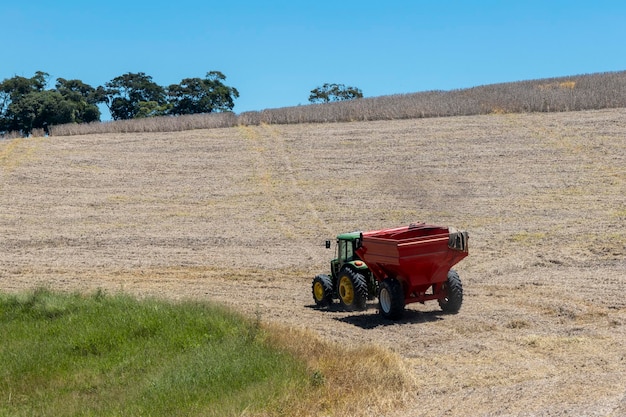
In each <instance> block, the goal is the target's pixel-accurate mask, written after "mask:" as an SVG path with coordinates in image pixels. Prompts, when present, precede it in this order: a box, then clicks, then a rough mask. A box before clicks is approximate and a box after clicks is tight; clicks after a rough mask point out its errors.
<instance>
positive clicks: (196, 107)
mask: <svg viewBox="0 0 626 417" xmlns="http://www.w3.org/2000/svg"><path fill="white" fill-rule="evenodd" d="M225 79H226V76H225V75H224V74H222V73H221V72H219V71H211V72H208V73H207V74H206V77H205V78H204V79H202V78H185V79H183V80H182V81H181V82H180V84H172V85H170V86H169V87H168V89H167V94H168V97H169V100H170V103H171V104H172V109H171V112H170V113H171V114H174V115H181V114H196V113H212V112H223V111H230V110H232V109H233V107H234V106H235V103H234V99H235V98H237V97H239V92H238V91H237V89H236V88H234V87H228V86H227V85H225V84H224V83H223V82H222V81H224V80H225Z"/></svg>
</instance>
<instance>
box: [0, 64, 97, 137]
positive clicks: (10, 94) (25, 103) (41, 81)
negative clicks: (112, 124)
mask: <svg viewBox="0 0 626 417" xmlns="http://www.w3.org/2000/svg"><path fill="white" fill-rule="evenodd" d="M48 77H49V75H48V74H47V73H45V72H42V71H37V72H36V73H35V75H34V76H33V77H32V78H25V77H20V76H15V77H13V78H9V79H6V80H4V81H3V82H2V83H0V132H7V131H21V132H22V134H24V135H26V136H28V135H29V134H30V133H31V132H32V130H33V129H42V128H44V127H47V126H52V125H57V124H64V123H83V122H93V121H98V120H100V110H99V109H98V106H97V103H100V102H103V101H104V100H105V96H104V94H103V89H102V88H98V89H95V88H93V87H91V86H90V85H88V84H85V83H83V82H82V81H80V80H66V79H63V78H58V79H57V82H56V88H55V89H52V90H46V86H47V84H48Z"/></svg>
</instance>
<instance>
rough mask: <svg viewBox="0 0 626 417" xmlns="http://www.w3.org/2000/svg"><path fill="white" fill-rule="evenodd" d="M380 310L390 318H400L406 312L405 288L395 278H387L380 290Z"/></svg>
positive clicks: (381, 284) (384, 315)
mask: <svg viewBox="0 0 626 417" xmlns="http://www.w3.org/2000/svg"><path fill="white" fill-rule="evenodd" d="M378 311H379V312H380V314H381V315H382V316H383V317H384V318H386V319H389V320H398V319H400V318H402V315H403V314H404V289H403V288H402V284H401V283H400V281H398V280H397V279H395V278H387V279H385V280H383V282H381V283H380V289H379V290H378Z"/></svg>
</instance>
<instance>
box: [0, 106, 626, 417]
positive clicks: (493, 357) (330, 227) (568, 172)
mask: <svg viewBox="0 0 626 417" xmlns="http://www.w3.org/2000/svg"><path fill="white" fill-rule="evenodd" d="M625 116H626V112H625V111H624V110H620V109H618V110H601V111H585V112H564V113H541V114H539V113H534V114H502V115H486V116H467V117H449V118H436V119H411V120H396V121H373V122H358V123H357V122H353V123H335V124H297V125H260V126H237V127H232V128H219V129H210V130H194V131H185V132H177V133H140V134H107V135H88V136H70V137H51V138H32V139H16V140H12V141H1V142H0V176H1V182H0V196H1V197H0V199H1V202H0V207H1V209H0V230H2V232H1V233H2V239H1V240H0V242H1V243H0V245H2V247H1V250H2V257H0V288H1V289H2V290H3V291H14V290H19V289H23V288H25V287H27V288H32V287H33V286H36V285H47V286H50V287H52V288H54V289H67V290H87V289H94V288H98V287H100V288H104V289H107V290H111V291H115V290H119V289H122V290H125V291H128V292H132V293H135V294H140V295H141V294H152V295H161V296H166V297H172V298H183V297H184V298H187V297H191V298H199V299H206V298H208V299H213V300H218V301H221V302H224V303H227V304H231V305H233V306H235V307H237V308H238V309H240V310H242V311H244V312H247V313H249V314H251V315H254V314H259V315H260V317H261V319H262V320H265V321H268V322H277V323H281V324H285V325H291V326H296V327H299V328H308V329H311V330H313V331H315V332H317V333H319V334H321V335H322V336H323V337H325V338H327V339H330V340H334V341H338V342H339V343H341V344H345V345H353V344H359V343H372V344H376V345H379V346H383V347H385V348H388V349H391V350H393V351H395V352H398V353H400V354H401V355H402V356H403V357H404V358H405V360H406V366H407V367H410V368H411V369H413V370H414V373H415V376H416V377H417V378H418V381H419V386H420V391H419V393H418V398H416V399H415V404H417V405H416V407H415V408H414V409H412V410H411V411H410V412H409V414H410V415H433V414H438V415H440V414H446V413H447V414H450V415H468V416H474V415H481V414H496V415H516V414H523V413H527V414H530V415H541V414H545V415H548V414H549V415H620V414H623V413H624V412H626V404H625V402H624V401H625V400H624V395H625V394H626V386H625V383H624V379H623V375H624V374H626V357H625V356H624V351H623V346H624V345H626V301H625V299H624V296H623V295H624V293H625V292H626V278H625V277H626V264H625V262H624V259H625V257H626V228H624V223H625V221H626V210H625V207H626V193H625V192H624V191H625V190H626V117H625ZM418 220H425V221H428V222H432V223H441V224H449V225H452V226H456V227H459V228H464V229H467V230H468V231H469V233H470V245H471V246H470V256H469V257H468V258H467V259H466V260H464V261H462V262H461V263H460V264H459V265H458V268H457V270H458V271H459V273H460V275H461V278H462V279H463V282H464V286H465V291H466V299H465V303H464V306H463V308H462V310H461V312H460V314H458V315H456V316H447V315H442V314H440V313H439V312H438V307H437V306H436V303H434V304H426V305H424V306H421V305H411V306H410V307H409V312H408V314H407V318H406V319H405V320H403V321H401V322H399V323H390V322H385V321H382V320H381V319H380V318H379V317H378V315H377V314H376V306H375V304H374V303H372V304H371V305H370V308H369V309H368V310H367V311H366V312H362V313H343V312H336V311H331V312H323V311H317V310H315V309H313V308H312V307H311V304H312V298H311V290H310V280H311V278H312V277H313V275H314V274H315V273H318V272H323V271H325V270H326V269H327V268H328V260H329V259H330V258H331V257H332V254H331V253H330V251H326V250H325V249H324V248H323V242H324V240H325V239H327V238H332V237H333V236H334V235H336V234H337V233H340V232H345V231H351V230H355V229H362V230H367V229H377V228H381V227H390V226H395V225H402V224H406V223H408V222H411V221H418ZM415 404H414V405H415ZM406 412H407V411H406V410H405V411H403V412H402V413H406Z"/></svg>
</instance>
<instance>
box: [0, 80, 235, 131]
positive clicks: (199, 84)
mask: <svg viewBox="0 0 626 417" xmlns="http://www.w3.org/2000/svg"><path fill="white" fill-rule="evenodd" d="M49 78H50V75H49V74H48V73H46V72H43V71H37V72H36V73H35V75H34V76H33V77H31V78H26V77H22V76H14V77H13V78H8V79H5V80H4V81H2V83H0V134H4V133H7V132H12V131H18V132H21V133H22V134H23V135H25V136H28V135H29V134H30V133H31V132H32V131H33V129H43V130H44V131H45V132H48V129H49V126H52V125H62V124H68V123H90V122H96V121H100V116H101V114H100V109H99V107H98V105H99V104H105V105H106V106H107V107H108V109H109V111H110V112H111V117H112V118H113V120H128V119H137V118H143V117H151V116H166V115H173V116H178V115H184V114H197V113H214V112H226V111H231V110H232V109H233V107H234V105H235V103H234V100H235V99H236V98H238V97H239V92H238V91H237V89H236V88H234V87H230V86H228V85H226V84H225V83H224V80H225V79H226V76H225V75H224V74H222V73H221V72H219V71H210V72H208V73H207V74H206V76H205V77H204V78H185V79H183V80H182V81H181V82H180V83H179V84H172V85H170V86H168V87H162V86H160V85H158V84H157V83H155V82H154V81H153V80H152V77H151V76H149V75H146V74H145V73H143V72H139V73H131V72H129V73H126V74H123V75H120V76H119V77H115V78H113V79H112V80H111V81H109V82H107V83H105V85H104V86H98V87H93V86H91V85H89V84H86V83H84V82H82V81H81V80H66V79H64V78H57V80H56V83H55V85H54V87H53V88H48V83H49Z"/></svg>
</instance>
